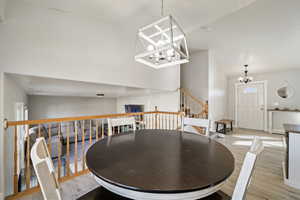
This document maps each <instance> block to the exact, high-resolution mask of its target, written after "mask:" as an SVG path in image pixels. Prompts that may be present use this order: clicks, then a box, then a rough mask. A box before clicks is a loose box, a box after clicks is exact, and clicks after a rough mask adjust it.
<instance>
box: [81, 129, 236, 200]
mask: <svg viewBox="0 0 300 200" xmlns="http://www.w3.org/2000/svg"><path fill="white" fill-rule="evenodd" d="M86 164H87V167H88V169H89V170H90V171H91V173H92V174H93V175H94V176H95V179H96V181H97V182H98V183H99V184H100V185H101V186H102V187H104V188H106V189H107V190H109V191H110V192H112V193H115V194H117V195H120V196H122V197H126V198H130V199H148V200H162V199H168V200H181V199H185V200H186V199H201V198H204V197H206V196H209V195H211V194H213V193H215V192H217V191H218V190H220V188H221V186H222V185H223V184H224V182H225V181H226V180H227V179H228V178H229V177H230V175H231V174H232V172H233V170H234V157H233V155H232V153H231V152H230V151H229V150H228V149H227V148H226V147H225V146H224V145H222V144H221V143H219V142H217V141H216V140H214V139H210V138H209V137H206V136H202V135H197V134H194V133H188V132H182V131H176V130H155V129H150V130H148V129H144V130H137V131H132V132H126V133H121V134H118V135H114V136H109V137H106V138H104V139H102V140H99V141H97V142H96V143H94V144H93V145H92V146H91V147H90V148H89V149H88V151H87V153H86Z"/></svg>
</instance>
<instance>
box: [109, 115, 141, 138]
mask: <svg viewBox="0 0 300 200" xmlns="http://www.w3.org/2000/svg"><path fill="white" fill-rule="evenodd" d="M107 122H108V136H111V135H113V134H114V128H115V127H121V126H131V127H132V130H133V131H135V130H136V123H135V118H134V117H127V118H114V119H107Z"/></svg>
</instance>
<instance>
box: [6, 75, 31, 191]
mask: <svg viewBox="0 0 300 200" xmlns="http://www.w3.org/2000/svg"><path fill="white" fill-rule="evenodd" d="M3 85H4V93H3V94H4V98H3V102H4V104H3V105H4V116H5V118H6V119H8V120H10V121H15V120H16V103H24V104H27V95H26V93H25V91H24V90H23V89H22V87H21V86H19V85H18V84H17V83H16V82H14V81H13V79H11V78H10V77H9V75H6V74H4V82H3ZM12 131H13V130H12V128H10V129H8V131H7V132H6V134H4V135H3V141H4V144H3V148H4V159H3V160H1V162H2V161H4V160H5V161H6V162H5V169H4V171H5V179H6V180H5V187H6V188H5V194H6V195H8V194H11V193H12V189H13V187H12V184H13V180H12V179H13V152H14V149H13V147H14V137H13V136H14V134H13V132H12ZM9 161H10V162H9Z"/></svg>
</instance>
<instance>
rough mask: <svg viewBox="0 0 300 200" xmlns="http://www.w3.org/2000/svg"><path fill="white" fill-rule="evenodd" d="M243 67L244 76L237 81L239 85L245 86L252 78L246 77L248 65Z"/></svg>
mask: <svg viewBox="0 0 300 200" xmlns="http://www.w3.org/2000/svg"><path fill="white" fill-rule="evenodd" d="M244 67H245V70H244V75H243V76H240V77H239V79H238V80H239V81H240V82H241V83H245V84H247V83H249V82H251V81H253V77H251V76H248V65H244Z"/></svg>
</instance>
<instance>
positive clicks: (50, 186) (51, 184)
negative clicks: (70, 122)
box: [30, 137, 122, 200]
mask: <svg viewBox="0 0 300 200" xmlns="http://www.w3.org/2000/svg"><path fill="white" fill-rule="evenodd" d="M30 155H31V160H32V164H33V168H34V171H35V174H36V176H37V179H38V182H39V185H40V188H41V191H42V195H43V198H44V200H62V199H64V197H65V199H70V197H71V196H72V194H70V191H69V190H68V188H61V187H60V184H59V182H58V180H57V176H56V173H55V168H54V166H53V163H52V160H51V157H50V154H49V151H48V148H47V144H46V141H45V138H43V137H40V138H37V139H36V142H35V143H34V145H33V146H32V149H31V152H30ZM73 198H74V196H72V199H73ZM76 199H77V200H98V199H122V197H119V196H118V195H116V194H113V193H111V192H108V191H107V190H106V189H105V188H103V187H101V186H99V187H96V188H95V189H93V190H91V191H88V192H87V193H85V194H83V195H81V196H79V197H77V198H76Z"/></svg>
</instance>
